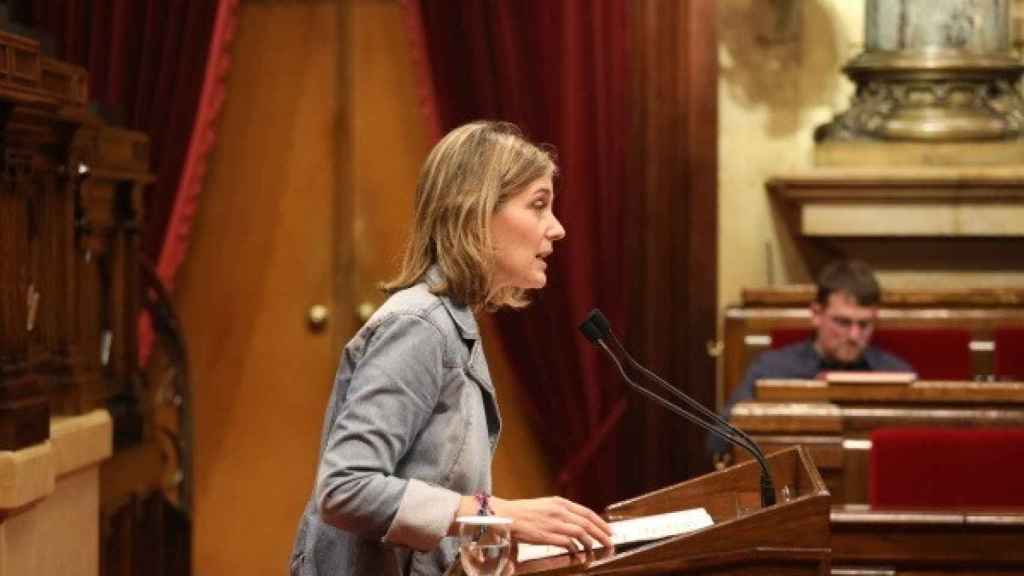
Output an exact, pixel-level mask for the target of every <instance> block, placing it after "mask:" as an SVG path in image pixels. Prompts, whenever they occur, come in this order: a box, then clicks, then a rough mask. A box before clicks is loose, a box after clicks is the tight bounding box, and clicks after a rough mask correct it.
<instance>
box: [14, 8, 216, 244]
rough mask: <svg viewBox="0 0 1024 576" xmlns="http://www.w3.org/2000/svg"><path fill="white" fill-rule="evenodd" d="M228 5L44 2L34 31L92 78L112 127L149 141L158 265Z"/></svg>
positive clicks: (150, 227) (150, 235) (149, 240)
mask: <svg viewBox="0 0 1024 576" xmlns="http://www.w3.org/2000/svg"><path fill="white" fill-rule="evenodd" d="M222 3H224V2H223V1H222V0H170V1H165V0H39V1H35V2H32V3H31V10H30V19H31V21H30V22H29V23H28V24H29V25H30V26H31V27H32V28H33V29H34V30H36V31H39V32H40V33H41V34H42V42H43V45H44V48H46V47H49V48H50V49H51V50H52V54H51V56H53V57H55V58H57V59H59V60H64V61H66V62H70V63H72V64H76V65H78V66H82V67H84V68H85V69H86V70H88V71H89V92H90V94H89V96H90V101H91V103H92V104H93V105H94V106H95V107H96V108H97V109H98V111H99V113H100V114H101V115H102V116H103V117H104V118H105V119H106V120H107V121H109V122H111V123H112V124H115V125H118V126H124V127H126V128H130V129H133V130H139V131H142V132H145V133H146V134H148V135H149V138H150V142H151V153H152V158H151V166H152V170H153V172H154V173H155V174H156V175H157V181H156V183H155V184H154V185H153V188H152V189H151V190H150V191H149V193H148V194H147V198H146V210H147V212H146V214H147V225H146V240H145V247H146V252H147V254H148V255H149V257H150V258H151V259H152V260H153V261H156V259H157V258H158V256H159V254H160V251H161V248H162V245H163V239H164V236H165V231H166V229H167V224H168V219H169V216H170V213H171V209H172V206H173V204H174V199H175V195H176V193H177V190H178V185H179V177H180V176H181V173H182V166H183V165H184V162H185V158H186V155H187V152H188V148H189V142H190V137H191V135H192V130H193V120H194V118H195V115H196V110H197V107H198V103H199V98H200V93H201V90H202V86H203V79H204V74H203V71H204V70H205V69H206V63H207V57H208V53H209V49H210V45H211V42H210V39H211V37H212V35H213V30H214V24H215V22H216V15H217V9H218V5H219V4H222Z"/></svg>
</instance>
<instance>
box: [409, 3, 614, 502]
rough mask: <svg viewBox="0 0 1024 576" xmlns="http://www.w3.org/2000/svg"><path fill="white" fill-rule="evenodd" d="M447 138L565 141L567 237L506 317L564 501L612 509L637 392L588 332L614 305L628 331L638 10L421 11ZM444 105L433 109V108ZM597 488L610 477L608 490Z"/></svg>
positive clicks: (428, 91)
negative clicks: (483, 133)
mask: <svg viewBox="0 0 1024 576" xmlns="http://www.w3.org/2000/svg"><path fill="white" fill-rule="evenodd" d="M407 7H408V8H410V14H411V15H412V25H413V26H412V30H413V31H414V32H419V33H421V34H422V36H420V37H418V38H414V46H420V47H423V48H425V51H426V56H422V55H421V63H422V64H423V65H424V66H425V67H426V69H427V70H428V73H426V74H425V76H427V77H429V80H430V81H431V84H427V85H425V86H424V90H423V95H424V97H425V98H426V99H427V100H431V99H432V100H433V102H434V106H435V108H434V109H435V110H436V112H437V124H438V127H439V128H440V131H447V130H450V129H452V128H454V127H456V126H458V125H460V124H462V123H465V122H468V121H471V120H475V119H479V118H486V119H500V120H507V121H511V122H514V123H516V124H518V125H519V126H520V127H522V128H523V129H524V131H525V132H526V133H527V135H528V137H530V138H531V139H533V140H536V141H541V142H546V143H550V144H553V145H554V146H555V147H556V149H557V152H558V164H559V167H560V176H559V178H558V179H557V183H556V188H557V191H556V194H557V197H556V202H555V211H556V214H557V216H558V217H559V218H560V219H561V220H562V223H563V224H564V225H565V228H566V230H567V233H568V235H567V237H566V239H565V240H564V241H562V242H561V243H559V245H557V246H556V248H555V255H554V259H553V261H552V263H551V264H552V266H551V272H550V274H549V283H548V288H546V289H545V290H543V291H541V292H540V293H539V294H537V295H536V297H535V301H534V303H533V304H532V305H531V306H530V307H529V308H528V309H526V310H525V311H514V312H507V313H506V312H502V313H499V326H500V331H501V335H502V339H503V343H504V345H505V348H506V349H507V350H508V352H509V354H510V357H511V360H512V362H513V364H514V366H515V367H516V369H517V371H518V375H519V377H520V381H521V382H522V385H523V386H525V387H526V389H527V391H528V393H529V396H530V397H531V398H532V399H533V402H532V407H531V408H532V411H533V417H534V418H535V420H536V422H537V423H538V424H539V425H540V426H543V428H542V429H543V430H544V438H545V441H546V443H547V448H548V450H549V453H550V456H551V457H552V461H553V462H555V463H557V466H558V468H559V473H558V476H557V479H558V482H559V484H560V486H561V487H562V490H563V492H564V493H565V494H566V495H567V496H569V497H571V498H574V499H577V500H580V501H582V502H585V503H588V504H591V505H599V504H606V503H608V502H610V501H612V500H614V499H617V498H620V497H622V496H624V495H626V494H629V493H630V490H629V489H628V488H624V487H622V486H620V485H618V484H617V482H618V481H619V480H620V479H621V478H622V477H623V475H622V474H621V470H620V469H619V468H620V467H619V464H620V462H619V458H618V457H619V453H618V450H617V449H618V442H617V437H618V435H617V434H615V433H614V432H615V427H616V424H617V423H618V421H619V419H620V418H621V416H622V414H623V412H624V410H625V407H626V404H625V402H626V395H625V392H624V388H623V386H622V384H621V383H620V381H619V378H618V375H617V373H616V372H615V371H614V368H613V367H612V365H611V364H610V363H609V362H608V361H607V359H605V358H604V357H601V356H599V354H598V352H597V351H596V350H595V349H594V348H593V347H592V346H591V345H590V344H589V343H588V342H587V341H586V340H585V339H584V338H582V336H580V335H579V333H578V332H577V330H576V326H577V324H578V323H579V322H580V321H581V320H583V318H584V317H585V316H586V314H587V313H588V312H589V310H590V309H591V308H594V307H599V308H601V309H602V310H603V311H604V313H605V314H606V316H608V318H609V319H610V320H611V322H612V324H613V326H614V327H615V328H616V331H617V332H618V333H619V334H620V335H621V334H623V333H624V331H625V330H626V329H627V326H626V323H625V320H626V306H625V300H626V298H627V294H625V291H624V286H625V280H624V278H625V277H626V275H627V274H628V270H627V268H626V264H627V261H628V255H627V254H625V253H624V250H623V246H624V244H625V243H624V234H625V230H624V223H625V219H624V217H623V210H624V209H625V205H624V202H625V198H626V195H627V194H628V191H627V186H626V182H625V170H626V142H627V137H628V134H627V129H628V128H627V118H626V90H627V86H629V76H628V70H627V30H628V29H627V17H628V14H627V3H626V2H625V1H624V0H608V1H602V2H591V1H585V0H567V1H560V2H550V1H548V0H525V1H516V2H492V1H485V2H482V1H479V0H463V1H448V0H444V1H429V0H427V1H423V2H420V3H418V4H407ZM427 108H428V109H430V106H429V103H428V106H427ZM595 478H600V479H601V481H597V482H595V481H594V480H595Z"/></svg>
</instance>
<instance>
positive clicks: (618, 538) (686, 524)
mask: <svg viewBox="0 0 1024 576" xmlns="http://www.w3.org/2000/svg"><path fill="white" fill-rule="evenodd" d="M610 524H611V527H612V543H613V544H615V545H616V546H621V545H624V544H632V543H633V542H647V541H650V540H658V539H659V538H668V537H669V536H676V535H678V534H683V533H686V532H693V531H694V530H700V529H701V528H707V527H708V526H711V525H712V524H714V521H713V520H712V519H711V515H710V514H708V512H707V510H705V509H703V508H692V509H690V510H680V511H679V512H669V513H667V514H655V515H653V516H643V517H640V518H630V519H629V520H620V521H618V522H611V523H610ZM594 548H601V544H600V543H597V542H595V543H594ZM566 553H568V550H566V549H565V548H562V547H561V546H538V545H536V544H523V543H520V544H519V561H520V562H526V561H527V560H536V559H538V558H548V557H550V556H560V555H562V554H566Z"/></svg>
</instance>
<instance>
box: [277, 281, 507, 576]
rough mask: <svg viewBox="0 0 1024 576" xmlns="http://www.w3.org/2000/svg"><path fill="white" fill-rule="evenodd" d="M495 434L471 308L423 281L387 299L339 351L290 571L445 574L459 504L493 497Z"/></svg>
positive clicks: (304, 575) (304, 574)
mask: <svg viewBox="0 0 1024 576" xmlns="http://www.w3.org/2000/svg"><path fill="white" fill-rule="evenodd" d="M428 277H432V276H430V274H428ZM500 427H501V421H500V416H499V413H498V406H497V403H496V399H495V394H494V386H493V384H492V383H491V377H490V373H489V372H488V369H487V360H486V359H485V358H484V353H483V348H482V344H481V342H480V336H479V333H478V330H477V324H476V320H475V319H474V317H473V314H472V312H471V311H470V310H469V309H468V308H465V307H461V306H457V305H455V304H454V303H453V302H452V301H451V300H449V299H448V298H447V297H443V296H436V295H433V294H431V293H430V291H429V289H428V287H427V285H426V284H425V283H420V284H417V285H415V286H413V287H410V288H407V289H405V290H402V291H400V292H397V293H395V294H393V295H392V296H391V297H390V298H389V299H388V300H387V301H386V302H385V303H384V305H382V306H381V307H380V308H379V309H378V310H377V312H376V313H375V314H374V315H373V316H372V317H371V318H370V319H369V320H368V321H367V322H366V324H365V325H364V326H363V327H362V328H361V329H360V330H359V332H358V333H357V334H356V335H355V336H354V337H353V338H352V340H351V341H349V343H348V345H346V346H345V350H344V352H343V354H342V358H341V363H340V366H339V367H338V373H337V375H336V377H335V381H334V388H333V390H332V392H331V398H330V401H329V403H328V407H327V413H326V417H325V420H324V427H323V434H322V439H321V447H320V465H319V469H318V470H317V475H316V486H315V490H314V493H313V496H312V497H311V499H310V501H309V503H308V504H307V506H306V510H305V512H304V513H303V516H302V519H301V521H300V524H299V530H298V534H297V535H296V539H295V547H294V550H293V552H292V558H291V573H292V574H293V575H301V576H324V575H329V574H330V575H333V574H338V575H345V576H408V575H417V576H420V575H424V576H426V575H431V576H433V575H437V574H441V573H443V572H444V571H445V570H446V569H447V568H448V567H449V565H450V564H451V563H452V562H453V561H454V559H455V552H456V549H457V546H456V544H455V542H454V541H453V539H452V538H448V537H446V534H447V531H448V527H449V525H450V523H451V521H452V520H453V518H454V516H455V513H456V511H457V509H458V506H459V500H460V498H461V496H462V495H467V494H473V493H476V492H480V491H487V492H490V490H491V458H492V456H493V453H494V447H495V446H496V444H497V441H498V433H499V430H500Z"/></svg>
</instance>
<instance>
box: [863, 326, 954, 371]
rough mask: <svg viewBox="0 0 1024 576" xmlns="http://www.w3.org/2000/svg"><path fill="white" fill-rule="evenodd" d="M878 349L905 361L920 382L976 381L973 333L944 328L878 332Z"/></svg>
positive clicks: (876, 335)
mask: <svg viewBox="0 0 1024 576" xmlns="http://www.w3.org/2000/svg"><path fill="white" fill-rule="evenodd" d="M873 343H874V344H875V346H878V347H879V348H881V349H882V350H885V351H887V352H890V353H892V354H895V355H897V356H899V357H900V358H903V359H904V360H906V361H907V363H909V364H910V365H911V366H913V367H914V371H915V372H917V377H918V378H919V379H921V380H973V379H974V370H973V369H972V367H971V333H970V332H968V331H967V330H956V329H944V328H912V329H910V328H901V329H896V330H888V329H885V330H878V331H877V332H875V337H874V340H873Z"/></svg>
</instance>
